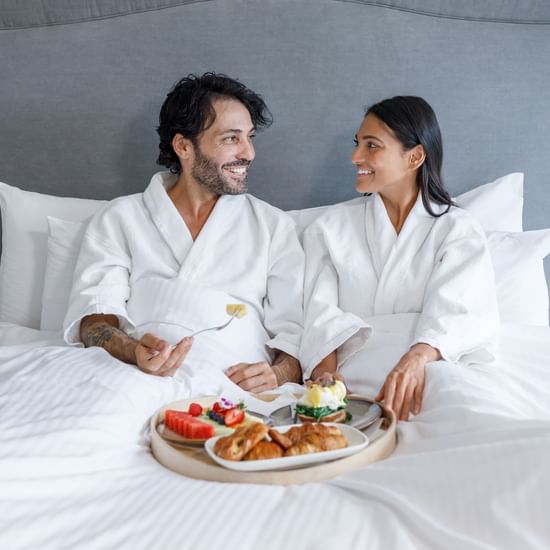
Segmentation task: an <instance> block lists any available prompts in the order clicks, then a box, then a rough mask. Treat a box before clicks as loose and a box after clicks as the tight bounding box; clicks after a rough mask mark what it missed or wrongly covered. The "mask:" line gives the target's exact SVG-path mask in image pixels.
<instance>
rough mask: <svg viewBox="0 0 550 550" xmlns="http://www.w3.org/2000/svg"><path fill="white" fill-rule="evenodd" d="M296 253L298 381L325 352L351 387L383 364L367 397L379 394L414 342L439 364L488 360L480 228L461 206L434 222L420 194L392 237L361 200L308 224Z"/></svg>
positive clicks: (489, 294)
mask: <svg viewBox="0 0 550 550" xmlns="http://www.w3.org/2000/svg"><path fill="white" fill-rule="evenodd" d="M433 208H434V210H435V211H436V212H440V211H442V207H440V206H437V205H433ZM304 248H305V252H306V276H305V291H304V307H305V326H304V336H303V339H302V348H301V361H302V366H303V369H304V377H305V378H307V377H308V376H309V375H310V374H311V371H312V370H313V368H314V367H315V366H316V365H317V364H318V363H319V362H320V361H321V360H322V359H323V358H324V357H326V356H327V355H328V354H329V353H330V352H332V351H333V350H337V358H338V367H339V369H341V371H342V373H343V374H344V376H345V377H346V381H347V382H350V381H351V382H352V387H351V389H352V390H355V391H359V390H362V391H364V390H365V386H364V384H362V379H368V378H369V377H371V375H372V374H373V369H378V370H380V368H382V370H383V371H384V372H382V373H380V372H378V373H377V374H376V376H374V378H375V379H376V382H375V383H374V385H372V386H371V387H370V391H376V390H377V389H379V384H381V383H382V382H383V379H384V377H385V375H387V373H388V372H389V370H390V369H391V368H392V367H393V366H394V364H395V362H397V361H398V360H399V357H400V356H401V355H402V354H403V353H404V352H405V351H406V350H407V349H408V348H409V347H410V346H412V345H414V344H416V343H420V342H423V343H426V344H430V345H431V346H434V347H435V348H437V349H439V351H440V352H441V355H442V357H443V359H445V360H447V361H452V362H456V361H459V360H461V361H463V362H466V363H467V362H486V361H487V362H488V361H492V360H493V359H494V357H495V352H496V347H497V343H498V328H499V318H498V309H497V301H496V292H495V286H494V274H493V269H492V264H491V259H490V255H489V251H488V248H487V242H486V238H485V234H484V233H483V230H482V229H481V227H480V226H479V224H478V223H477V222H476V221H475V220H473V219H472V218H471V217H470V215H469V214H468V213H467V212H465V211H464V210H461V209H459V208H454V207H453V208H451V210H450V211H449V212H448V213H447V214H444V215H443V216H441V217H440V218H435V217H432V216H430V214H429V213H428V212H427V211H426V210H425V208H424V206H423V204H422V199H421V195H420V194H419V195H418V199H417V201H416V203H415V205H414V207H413V208H412V210H411V212H410V214H409V216H408V217H407V219H406V221H405V224H404V226H403V228H402V230H401V232H400V233H399V235H397V234H396V232H395V229H394V227H393V225H392V223H391V221H390V219H389V216H388V214H387V211H386V208H385V207H384V204H383V202H382V199H381V198H380V196H379V195H378V194H373V195H370V196H368V197H360V198H357V199H354V200H351V201H348V202H346V203H342V204H340V205H337V206H335V207H333V208H330V209H329V210H328V211H327V212H326V213H324V214H323V215H322V216H321V217H319V218H318V219H317V220H316V221H314V222H313V223H312V224H311V225H310V226H309V227H308V228H307V229H306V231H305V233H304ZM381 363H384V365H381ZM354 382H355V386H356V387H355V388H354V387H353V386H354ZM377 386H378V387H377Z"/></svg>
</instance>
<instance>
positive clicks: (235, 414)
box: [225, 407, 244, 427]
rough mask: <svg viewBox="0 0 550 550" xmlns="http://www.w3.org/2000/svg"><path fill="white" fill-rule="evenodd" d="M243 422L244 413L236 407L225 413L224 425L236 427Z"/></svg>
mask: <svg viewBox="0 0 550 550" xmlns="http://www.w3.org/2000/svg"><path fill="white" fill-rule="evenodd" d="M243 420H244V411H243V410H242V409H239V408H238V407H233V408H232V409H229V410H228V411H227V412H226V413H225V425H226V426H229V427H231V426H236V425H237V424H240V423H241V422H242V421H243Z"/></svg>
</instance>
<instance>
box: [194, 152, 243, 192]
mask: <svg viewBox="0 0 550 550" xmlns="http://www.w3.org/2000/svg"><path fill="white" fill-rule="evenodd" d="M230 166H250V161H249V160H237V161H235V162H228V163H226V164H222V165H221V166H220V165H218V164H216V163H215V162H214V161H213V160H212V159H211V158H209V157H208V156H206V155H205V154H203V153H202V151H201V150H200V148H199V146H198V145H195V162H194V163H193V167H192V169H191V175H192V176H193V177H194V178H195V180H196V181H197V182H198V183H199V184H200V185H202V186H203V187H204V188H206V189H208V190H209V191H212V192H213V193H215V194H216V195H241V194H242V193H246V192H247V190H248V184H247V181H246V177H245V178H243V179H242V180H231V179H230V178H229V176H226V175H225V174H223V172H222V170H223V169H224V168H227V167H230Z"/></svg>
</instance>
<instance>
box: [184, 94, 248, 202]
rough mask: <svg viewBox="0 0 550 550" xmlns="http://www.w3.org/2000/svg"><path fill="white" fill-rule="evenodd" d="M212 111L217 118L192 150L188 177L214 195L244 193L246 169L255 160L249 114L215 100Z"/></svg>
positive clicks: (233, 104)
mask: <svg viewBox="0 0 550 550" xmlns="http://www.w3.org/2000/svg"><path fill="white" fill-rule="evenodd" d="M213 107H214V111H215V113H216V118H215V120H214V123H213V124H212V125H211V126H210V128H208V129H207V130H205V131H204V132H203V133H202V134H201V135H200V136H199V138H198V140H197V142H196V144H195V146H194V155H195V158H194V161H193V165H192V167H191V175H192V176H193V178H194V179H195V180H196V181H197V183H199V184H200V185H201V186H203V187H205V188H206V189H208V190H209V191H211V192H213V193H215V194H217V195H239V194H241V193H246V191H247V189H248V186H247V182H246V178H247V176H248V169H249V167H250V165H251V164H252V161H253V160H254V157H255V152H254V146H253V145H252V139H253V137H254V126H253V125H252V119H251V118H250V113H249V112H248V110H247V108H246V107H245V106H244V105H243V104H242V103H240V102H239V101H236V100H233V99H220V100H217V101H215V102H214V103H213Z"/></svg>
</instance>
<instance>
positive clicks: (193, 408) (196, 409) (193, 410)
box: [188, 403, 202, 416]
mask: <svg viewBox="0 0 550 550" xmlns="http://www.w3.org/2000/svg"><path fill="white" fill-rule="evenodd" d="M188 412H189V414H190V415H191V416H200V415H201V414H202V407H201V406H200V405H199V404H198V403H191V404H190V405H189V409H188Z"/></svg>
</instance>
